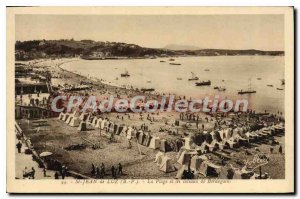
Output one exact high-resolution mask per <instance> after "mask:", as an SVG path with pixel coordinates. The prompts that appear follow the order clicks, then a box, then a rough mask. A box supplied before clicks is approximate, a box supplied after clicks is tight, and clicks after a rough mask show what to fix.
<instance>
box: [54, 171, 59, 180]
mask: <svg viewBox="0 0 300 199" xmlns="http://www.w3.org/2000/svg"><path fill="white" fill-rule="evenodd" d="M58 176H59V175H58V172H57V171H55V174H54V179H56V180H57V179H58Z"/></svg>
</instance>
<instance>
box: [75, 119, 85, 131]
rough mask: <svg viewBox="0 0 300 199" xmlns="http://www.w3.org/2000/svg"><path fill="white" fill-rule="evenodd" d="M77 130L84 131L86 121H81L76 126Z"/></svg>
mask: <svg viewBox="0 0 300 199" xmlns="http://www.w3.org/2000/svg"><path fill="white" fill-rule="evenodd" d="M77 130H78V131H86V130H87V129H86V122H84V121H81V122H80V124H79V127H78V128H77Z"/></svg>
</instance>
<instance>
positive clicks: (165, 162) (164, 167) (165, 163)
mask: <svg viewBox="0 0 300 199" xmlns="http://www.w3.org/2000/svg"><path fill="white" fill-rule="evenodd" d="M159 170H161V171H163V172H165V173H169V172H172V171H175V167H174V165H173V163H172V159H171V158H170V157H168V156H164V157H163V159H162V163H161V165H160V167H159Z"/></svg>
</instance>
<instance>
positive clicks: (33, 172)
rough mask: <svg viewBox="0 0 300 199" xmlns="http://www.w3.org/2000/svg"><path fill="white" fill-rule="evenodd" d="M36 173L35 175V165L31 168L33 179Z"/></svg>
mask: <svg viewBox="0 0 300 199" xmlns="http://www.w3.org/2000/svg"><path fill="white" fill-rule="evenodd" d="M34 175H35V169H34V167H32V168H31V177H32V179H34Z"/></svg>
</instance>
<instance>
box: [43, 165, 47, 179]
mask: <svg viewBox="0 0 300 199" xmlns="http://www.w3.org/2000/svg"><path fill="white" fill-rule="evenodd" d="M43 173H44V177H47V169H46V168H45V167H43Z"/></svg>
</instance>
